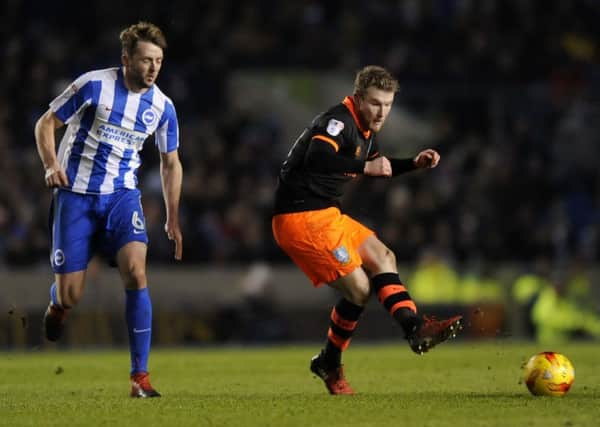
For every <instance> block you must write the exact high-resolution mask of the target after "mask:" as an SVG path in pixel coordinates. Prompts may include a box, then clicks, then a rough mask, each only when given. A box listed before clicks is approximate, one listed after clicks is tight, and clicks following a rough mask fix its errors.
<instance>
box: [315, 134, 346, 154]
mask: <svg viewBox="0 0 600 427" xmlns="http://www.w3.org/2000/svg"><path fill="white" fill-rule="evenodd" d="M312 139H320V140H321V141H325V142H326V143H328V144H329V145H331V146H333V148H334V149H335V152H336V153H337V152H338V151H339V150H340V146H339V145H338V143H337V142H335V140H333V139H331V138H328V137H326V136H323V135H315V136H313V137H312Z"/></svg>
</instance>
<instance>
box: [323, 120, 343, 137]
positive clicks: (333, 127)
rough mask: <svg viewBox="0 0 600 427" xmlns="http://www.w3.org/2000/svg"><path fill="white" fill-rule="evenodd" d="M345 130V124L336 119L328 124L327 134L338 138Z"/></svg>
mask: <svg viewBox="0 0 600 427" xmlns="http://www.w3.org/2000/svg"><path fill="white" fill-rule="evenodd" d="M343 130H344V123H343V122H340V121H339V120H336V119H330V120H329V123H327V133H328V134H329V135H331V136H338V135H339V134H340V132H341V131H343Z"/></svg>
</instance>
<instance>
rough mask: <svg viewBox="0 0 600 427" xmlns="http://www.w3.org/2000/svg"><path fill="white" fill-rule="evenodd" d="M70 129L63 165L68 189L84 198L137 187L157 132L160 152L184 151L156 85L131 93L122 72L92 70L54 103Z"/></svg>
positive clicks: (167, 102) (171, 113) (61, 156)
mask: <svg viewBox="0 0 600 427" xmlns="http://www.w3.org/2000/svg"><path fill="white" fill-rule="evenodd" d="M50 109H51V110H52V111H53V112H54V113H55V114H56V116H57V117H58V118H59V119H60V120H61V121H63V122H64V123H66V124H67V125H68V127H67V130H66V132H65V134H64V136H63V139H62V141H61V142H60V145H59V149H58V161H59V163H60V165H61V166H62V167H63V168H64V169H65V171H66V173H67V177H68V178H69V187H67V189H69V190H71V191H73V192H76V193H83V194H110V193H113V192H115V191H117V190H119V189H122V188H130V189H134V188H136V186H137V169H138V167H139V166H140V163H141V161H140V156H139V151H141V149H142V147H143V144H144V141H145V140H146V139H147V138H148V136H150V135H152V134H153V133H155V140H156V145H157V147H158V149H159V150H160V152H161V153H168V152H170V151H173V150H176V149H177V147H178V146H179V127H178V124H177V114H176V113H175V107H174V105H173V102H172V101H171V100H170V99H169V98H168V97H167V96H166V95H165V94H164V93H162V92H161V90H160V89H159V88H158V86H156V85H153V86H152V87H151V88H150V89H148V90H147V91H146V92H145V93H143V94H142V93H135V92H131V91H129V90H128V89H127V87H126V86H125V82H124V81H123V70H122V69H121V68H108V69H105V70H96V71H90V72H89V73H85V74H83V75H82V76H80V77H79V78H78V79H77V80H75V82H73V83H72V84H71V85H70V86H69V87H68V88H67V89H66V90H65V91H64V92H63V93H62V94H61V95H59V96H58V97H57V98H56V99H54V100H53V101H52V102H51V103H50Z"/></svg>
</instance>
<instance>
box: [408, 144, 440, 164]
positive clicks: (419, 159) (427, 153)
mask: <svg viewBox="0 0 600 427" xmlns="http://www.w3.org/2000/svg"><path fill="white" fill-rule="evenodd" d="M413 161H414V162H415V166H416V167H417V168H419V169H426V168H434V167H436V166H437V165H438V163H439V162H440V155H439V153H438V152H437V151H435V150H432V149H431V148H428V149H427V150H423V151H421V152H420V153H419V154H417V156H416V157H415V158H414V160H413Z"/></svg>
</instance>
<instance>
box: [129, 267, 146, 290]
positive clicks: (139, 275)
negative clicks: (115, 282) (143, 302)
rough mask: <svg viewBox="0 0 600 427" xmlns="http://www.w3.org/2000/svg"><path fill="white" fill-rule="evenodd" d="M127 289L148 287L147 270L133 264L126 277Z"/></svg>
mask: <svg viewBox="0 0 600 427" xmlns="http://www.w3.org/2000/svg"><path fill="white" fill-rule="evenodd" d="M124 280H125V287H126V288H127V289H142V288H145V287H146V270H145V269H144V268H143V267H139V266H136V265H132V266H130V267H129V268H128V270H127V274H126V275H125V277H124Z"/></svg>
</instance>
